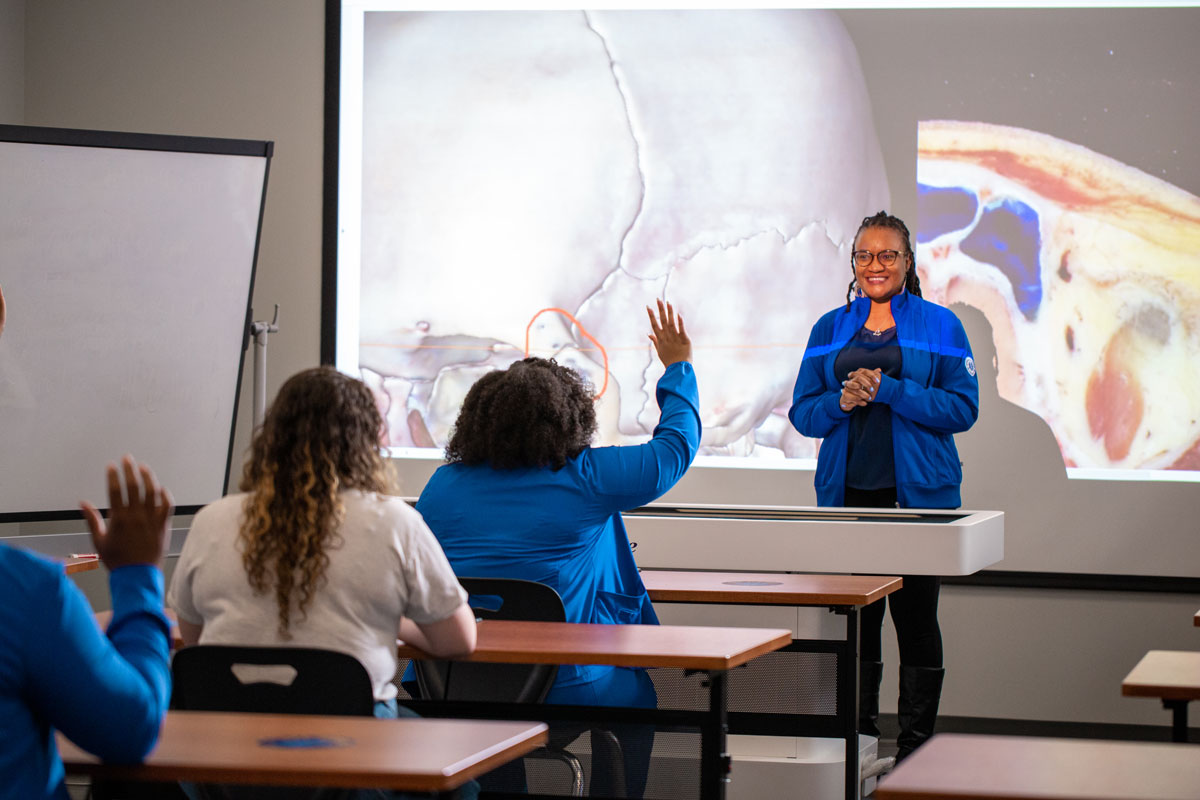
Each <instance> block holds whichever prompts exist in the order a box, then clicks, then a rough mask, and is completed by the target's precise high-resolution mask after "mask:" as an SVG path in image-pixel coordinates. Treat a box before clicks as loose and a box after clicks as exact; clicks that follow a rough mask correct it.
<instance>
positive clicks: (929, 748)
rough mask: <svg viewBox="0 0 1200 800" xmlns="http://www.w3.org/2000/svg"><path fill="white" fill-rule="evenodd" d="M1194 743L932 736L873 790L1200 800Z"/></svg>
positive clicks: (883, 796) (949, 799)
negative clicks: (1197, 798)
mask: <svg viewBox="0 0 1200 800" xmlns="http://www.w3.org/2000/svg"><path fill="white" fill-rule="evenodd" d="M1198 794H1200V748H1197V747H1196V745H1189V744H1165V743H1162V744H1160V743H1157V742H1113V741H1096V740H1081V739H1043V738H1035V737H1026V736H974V735H967V734H950V733H942V734H937V735H935V736H934V737H933V738H932V739H930V740H929V741H928V742H926V743H925V744H924V745H923V746H922V747H921V748H920V749H919V750H917V751H916V752H915V753H913V754H912V755H911V756H909V757H908V758H907V759H905V761H904V762H903V763H902V764H900V765H899V766H897V767H896V769H895V770H894V771H892V772H891V773H890V774H889V775H886V776H884V777H883V779H882V780H881V781H880V783H879V786H878V787H877V788H876V789H875V795H874V796H875V797H876V798H877V800H917V799H918V798H937V800H1195V798H1196V797H1197V795H1198Z"/></svg>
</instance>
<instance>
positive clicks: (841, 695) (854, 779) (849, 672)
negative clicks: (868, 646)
mask: <svg viewBox="0 0 1200 800" xmlns="http://www.w3.org/2000/svg"><path fill="white" fill-rule="evenodd" d="M838 611H839V613H842V614H844V615H845V617H846V639H845V641H844V643H843V645H842V648H841V652H840V653H839V654H838V662H837V707H838V716H839V717H840V718H841V719H840V722H841V729H842V736H843V737H844V738H845V740H846V800H858V790H859V787H860V785H861V782H860V781H859V778H858V775H859V769H858V608H857V607H855V606H847V607H844V608H839V609H838Z"/></svg>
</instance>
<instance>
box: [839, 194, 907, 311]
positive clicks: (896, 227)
mask: <svg viewBox="0 0 1200 800" xmlns="http://www.w3.org/2000/svg"><path fill="white" fill-rule="evenodd" d="M867 228H887V229H889V230H893V231H895V232H896V233H898V234H900V235H901V236H902V237H903V238H904V252H905V253H907V254H908V272H907V273H905V275H904V288H905V290H906V291H908V292H909V293H910V294H914V295H916V296H917V297H920V296H921V279H920V278H919V277H918V276H917V257H916V255H914V254H913V249H912V239H911V237H909V235H908V226H907V225H905V224H904V220H902V219H900V218H899V217H894V216H892V215H891V214H889V213H887V212H886V211H880V212H879V213H878V214H874V215H872V216H870V217H865V218H864V219H863V221H862V224H861V225H859V226H858V231H857V232H856V233H855V234H854V238H853V239H851V240H850V241H851V246H853V243H855V242H857V241H858V237H859V234H861V233H862V232H863V231H865V230H866V229H867ZM852 263H853V262H852ZM856 288H858V276H857V275H855V277H853V278H851V279H850V285H849V286H848V287H846V310H847V311H849V310H850V303H851V302H852V301H853V300H854V290H855V289H856Z"/></svg>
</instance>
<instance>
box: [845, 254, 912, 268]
mask: <svg viewBox="0 0 1200 800" xmlns="http://www.w3.org/2000/svg"><path fill="white" fill-rule="evenodd" d="M899 255H900V251H899V250H880V251H879V252H878V253H872V252H871V251H870V250H855V251H854V252H853V253H851V254H850V260H851V261H852V262H853V263H854V265H855V266H856V267H869V266H871V262H872V261H876V260H878V261H879V266H881V267H890V266H891V265H892V264H895V263H896V258H897V257H898V256H899Z"/></svg>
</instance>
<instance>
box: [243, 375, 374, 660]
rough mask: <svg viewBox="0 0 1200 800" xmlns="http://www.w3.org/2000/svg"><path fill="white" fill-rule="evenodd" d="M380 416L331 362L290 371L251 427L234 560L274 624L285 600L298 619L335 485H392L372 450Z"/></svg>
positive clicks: (283, 629) (337, 520)
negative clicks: (238, 556) (238, 551)
mask: <svg viewBox="0 0 1200 800" xmlns="http://www.w3.org/2000/svg"><path fill="white" fill-rule="evenodd" d="M382 429H383V419H382V417H381V416H380V414H379V408H378V407H377V406H376V405H375V398H374V396H373V395H372V394H371V390H370V389H368V388H367V387H366V385H365V384H364V383H363V382H362V381H359V380H356V379H354V378H351V377H349V376H347V375H343V374H342V373H340V372H338V371H337V370H335V369H333V368H332V367H315V368H313V369H307V370H304V371H303V372H300V373H297V374H296V375H293V376H292V377H290V378H288V379H287V381H286V382H284V384H283V386H282V387H280V389H279V394H278V395H277V396H276V397H275V401H274V402H273V403H272V404H271V408H270V409H269V410H268V411H267V414H266V418H265V419H264V420H263V424H262V427H261V428H259V429H258V431H257V432H256V433H255V434H254V441H253V443H252V444H251V453H250V460H249V461H247V462H246V465H245V467H244V468H243V470H242V481H241V486H240V488H241V489H242V491H244V492H248V493H249V494H248V496H247V497H246V500H245V503H244V505H243V507H242V527H241V531H240V536H241V545H242V565H243V566H244V567H245V569H246V575H247V577H248V578H249V581H250V586H251V587H252V588H253V589H254V591H255V592H256V593H258V594H265V593H266V592H267V591H268V590H274V594H275V601H276V605H277V606H278V608H279V633H280V635H281V636H282V637H283V638H285V639H287V638H289V634H288V625H289V622H290V621H291V613H292V609H293V604H292V595H293V594H298V595H299V597H298V598H297V602H296V603H295V606H294V608H295V610H296V611H298V612H299V613H300V615H301V618H303V616H304V614H305V611H306V609H307V607H308V604H309V602H310V601H311V600H312V597H313V594H314V593H315V592H316V589H317V587H318V585H319V584H320V581H321V579H322V578H323V577H324V574H325V569H326V567H327V566H328V565H329V556H328V555H327V554H326V551H327V550H328V549H329V546H330V545H331V543H332V542H333V541H334V537H335V536H336V535H337V529H338V527H339V525H340V524H341V521H342V516H343V515H344V514H345V507H344V506H343V505H342V501H341V498H340V497H339V495H338V492H339V491H340V490H342V489H365V490H368V491H375V492H390V491H392V490H393V489H394V487H395V481H394V477H393V473H392V468H391V465H390V464H389V463H388V462H387V461H386V460H385V459H384V457H383V454H382V453H381V452H380V445H379V434H380V432H381V431H382Z"/></svg>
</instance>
